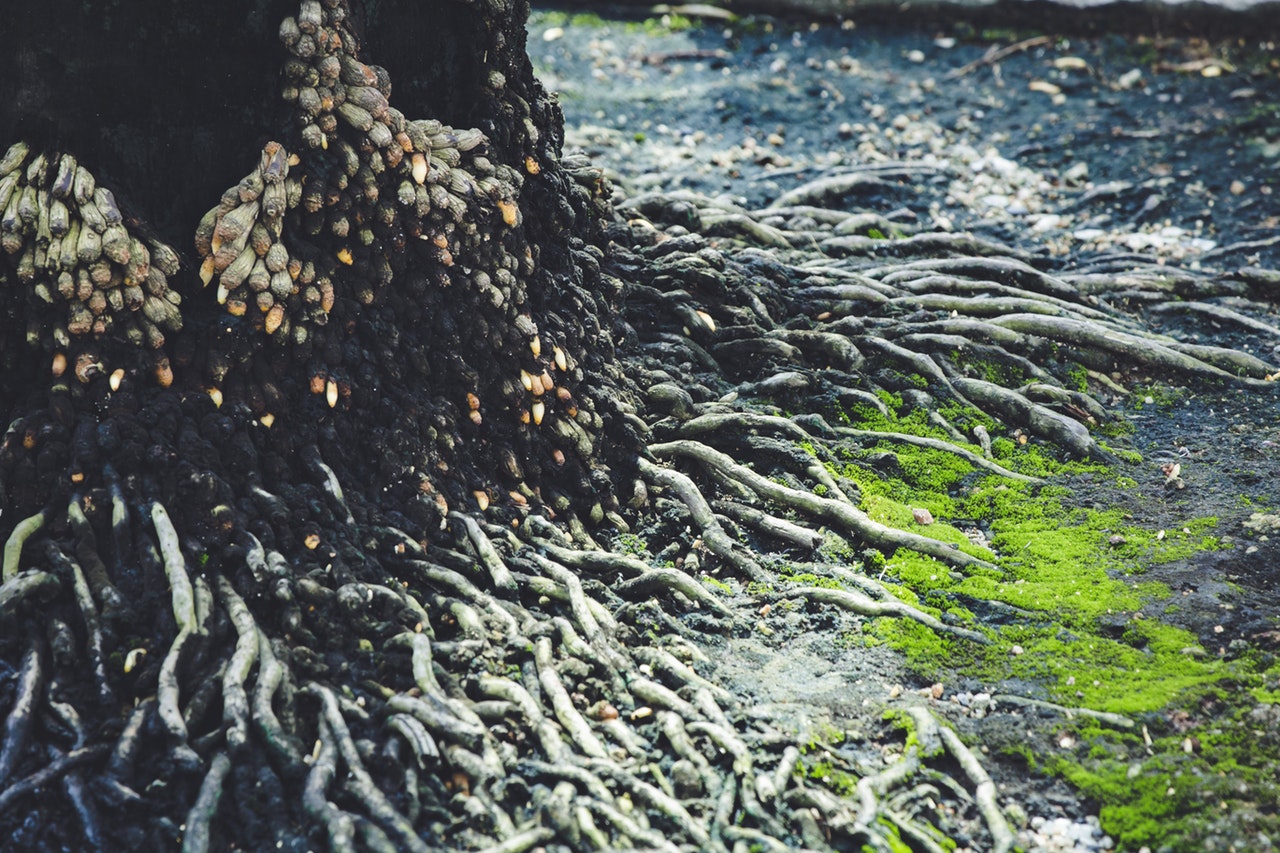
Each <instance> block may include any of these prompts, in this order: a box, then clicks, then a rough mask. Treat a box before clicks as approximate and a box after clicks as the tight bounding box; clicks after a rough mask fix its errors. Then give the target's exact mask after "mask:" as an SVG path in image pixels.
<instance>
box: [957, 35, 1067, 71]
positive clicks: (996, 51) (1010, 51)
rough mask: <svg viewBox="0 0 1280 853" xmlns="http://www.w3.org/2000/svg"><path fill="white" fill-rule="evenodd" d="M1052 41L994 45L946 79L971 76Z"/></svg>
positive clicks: (1038, 39) (1037, 38)
mask: <svg viewBox="0 0 1280 853" xmlns="http://www.w3.org/2000/svg"><path fill="white" fill-rule="evenodd" d="M1052 41H1053V36H1035V37H1033V38H1029V39H1023V40H1022V41H1020V42H1015V43H1014V44H1011V45H1009V46H1007V47H1001V48H997V47H996V46H995V45H992V46H991V47H990V48H988V49H987V52H986V53H985V54H983V55H982V57H981V58H979V59H975V60H974V61H973V62H970V63H968V64H967V65H962V66H960V67H959V68H956V69H954V70H952V71H948V72H947V73H946V75H945V77H944V79H946V80H955V79H958V78H960V77H964V76H965V75H966V74H971V73H973V72H974V71H977V70H978V69H979V68H982V67H983V66H984V65H994V64H995V63H997V62H999V61H1000V60H1002V59H1004V58H1005V57H1006V56H1013V55H1014V54H1015V53H1021V52H1022V51H1024V50H1029V49H1030V48H1033V47H1039V46H1040V45H1042V44H1049V43H1051V42H1052Z"/></svg>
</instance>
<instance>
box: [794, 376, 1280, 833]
mask: <svg viewBox="0 0 1280 853" xmlns="http://www.w3.org/2000/svg"><path fill="white" fill-rule="evenodd" d="M882 400H883V401H884V402H885V403H886V405H887V406H889V407H890V410H891V414H890V415H888V416H887V417H886V416H885V415H883V414H881V413H880V412H879V411H876V410H874V409H870V408H867V409H864V410H861V411H858V412H856V413H853V414H852V415H851V416H849V417H848V418H847V419H844V420H845V422H846V423H849V424H850V425H853V426H856V427H858V428H859V429H876V430H883V431H893V432H902V433H911V434H915V435H925V436H930V437H933V438H941V439H944V440H949V439H948V438H947V436H946V435H945V434H944V433H943V431H942V430H941V429H939V428H937V427H935V426H933V425H932V424H930V423H929V422H928V420H927V416H926V415H925V414H924V413H923V412H919V411H916V412H913V413H910V414H908V415H906V416H899V415H897V414H896V413H895V412H896V411H897V410H898V409H900V407H901V400H900V399H897V398H896V397H895V396H894V395H887V394H886V395H883V396H882ZM946 417H947V418H948V420H950V421H951V422H952V423H953V424H957V425H960V426H962V427H971V426H972V424H974V423H982V424H983V425H984V426H987V427H988V429H990V430H991V432H992V433H993V434H994V433H995V432H996V430H995V429H994V428H993V427H994V424H992V423H990V421H989V420H987V419H986V418H985V417H984V416H982V415H980V414H976V413H968V412H965V411H963V410H952V411H949V412H947V413H946ZM1113 434H1115V433H1113ZM968 449H970V450H972V451H974V452H980V449H979V448H978V447H976V446H969V447H968ZM810 450H811V452H812V448H810ZM992 450H993V455H994V457H995V461H997V462H999V463H1000V464H1001V465H1004V466H1005V467H1007V468H1009V469H1011V470H1013V471H1017V472H1019V473H1023V474H1029V475H1032V476H1036V477H1041V478H1045V479H1046V480H1047V481H1048V483H1046V484H1044V485H1034V484H1026V483H1021V482H1015V481H1011V480H1009V479H1007V478H1003V477H999V476H993V475H989V474H987V473H986V472H985V471H975V470H974V469H973V468H972V467H971V466H970V465H969V463H967V462H966V461H964V460H963V459H961V458H959V457H957V456H955V455H954V454H950V453H946V452H943V451H936V450H930V449H927V448H920V447H916V446H913V445H907V444H903V443H899V442H892V441H874V442H863V443H860V444H854V443H852V442H848V443H845V444H844V445H842V446H841V448H840V449H839V451H838V458H836V459H834V460H831V459H828V461H827V462H826V464H827V467H828V468H829V470H831V472H832V473H833V474H835V475H837V476H839V477H842V478H844V479H845V480H847V481H852V482H854V483H856V484H857V486H858V488H859V490H860V492H861V498H860V501H861V507H862V508H863V509H864V510H865V511H866V512H867V513H868V514H869V515H870V516H871V517H872V518H873V519H875V520H876V521H879V522H881V523H884V524H887V525H890V526H892V527H897V528H901V529H906V530H911V531H912V532H915V533H919V534H921V535H924V536H928V537H931V538H934V539H938V540H940V541H944V542H949V543H952V544H954V545H956V546H957V547H958V548H960V549H961V550H963V551H965V552H967V553H970V554H973V555H974V556H978V557H982V558H983V559H986V560H989V561H991V562H993V563H994V564H995V566H996V568H995V569H984V568H977V569H970V570H967V571H966V572H964V573H961V572H957V571H956V570H954V569H952V568H950V567H949V566H946V565H944V564H942V563H940V562H938V561H936V560H933V559H932V558H929V557H925V556H922V555H919V554H916V553H912V552H906V551H899V552H898V553H896V554H893V555H892V556H889V557H888V558H883V557H882V556H881V555H879V554H876V553H874V552H872V553H870V554H868V553H866V552H864V554H863V555H862V560H863V563H864V569H865V570H866V571H868V573H869V574H874V575H875V576H877V577H880V578H881V579H882V580H883V581H884V582H886V584H888V585H889V586H890V588H891V589H892V591H893V592H894V594H896V595H898V596H899V597H900V598H902V599H903V600H904V601H907V602H909V603H912V604H915V605H917V606H920V607H922V608H924V609H926V610H928V611H930V612H932V613H934V614H935V615H939V616H940V617H941V618H943V619H946V620H949V621H953V622H956V623H959V624H964V625H966V626H968V627H978V628H985V629H987V630H988V633H989V635H990V637H991V639H992V640H993V643H992V644H991V645H989V646H979V645H977V644H973V643H968V642H965V641H963V640H959V639H956V638H951V637H945V636H940V635H938V634H935V633H934V632H932V631H930V630H928V629H927V628H925V627H923V626H921V625H919V624H918V623H915V622H912V621H908V620H897V619H879V620H873V621H871V622H869V623H867V624H866V625H865V626H864V627H863V629H862V630H861V631H860V632H857V633H856V634H854V635H851V636H849V637H847V638H846V641H847V642H862V643H867V644H878V643H887V644H889V645H890V646H892V647H893V648H895V649H898V650H899V651H901V652H902V653H903V654H904V655H905V657H906V659H907V661H908V663H909V665H910V666H911V667H912V668H913V669H914V670H916V671H917V672H918V673H919V674H920V675H921V676H922V677H923V678H927V679H930V680H933V679H937V680H940V681H943V682H947V681H949V680H953V678H952V677H954V676H960V675H962V676H965V677H969V678H975V679H978V680H979V681H981V682H982V683H983V684H986V685H989V686H990V687H991V688H992V689H995V690H999V689H1002V688H1001V687H1000V685H1001V684H1002V683H1006V682H1012V683H1016V684H1018V685H1019V687H1018V689H1017V692H1021V693H1024V695H1034V696H1035V697H1036V698H1042V699H1045V700H1048V701H1051V702H1055V703H1058V704H1061V705H1064V706H1068V707H1083V708H1090V709H1093V710H1097V711H1106V712H1111V713H1115V714H1123V715H1126V716H1128V717H1129V718H1131V719H1133V720H1134V721H1135V722H1136V725H1135V727H1134V728H1132V729H1130V730H1125V731H1121V730H1116V729H1112V728H1107V727H1106V726H1103V725H1101V724H1099V723H1097V722H1092V721H1089V720H1087V719H1084V718H1076V719H1073V720H1070V722H1069V725H1070V727H1071V728H1072V730H1073V732H1074V735H1073V737H1074V740H1075V742H1076V743H1078V744H1079V746H1078V747H1077V748H1075V749H1072V750H1061V751H1059V752H1055V753H1054V754H1052V755H1035V754H1032V753H1030V751H1029V750H1028V748H1027V747H1026V746H1025V744H1023V745H1020V746H1016V747H1009V748H1008V751H1011V752H1015V753H1017V754H1019V755H1021V756H1022V757H1024V758H1025V759H1026V760H1027V762H1028V764H1030V765H1031V766H1032V767H1033V768H1037V769H1040V770H1043V771H1045V772H1049V773H1053V774H1057V775H1060V776H1062V777H1064V778H1066V779H1067V780H1069V781H1070V782H1071V783H1072V784H1074V785H1075V786H1076V787H1077V788H1079V789H1080V790H1081V792H1082V793H1084V794H1085V795H1087V796H1088V797H1089V798H1091V799H1093V800H1094V801H1096V802H1097V803H1098V805H1099V808H1100V817H1101V819H1102V822H1103V826H1104V828H1105V829H1106V830H1107V831H1108V832H1109V833H1110V834H1111V835H1112V836H1113V838H1115V840H1116V841H1117V842H1119V843H1120V845H1121V848H1122V849H1134V850H1136V849H1138V848H1140V847H1141V846H1143V845H1148V846H1150V847H1151V849H1153V850H1160V849H1169V850H1176V849H1189V848H1187V847H1186V845H1187V844H1192V845H1194V844H1197V843H1199V840H1200V839H1203V838H1204V837H1205V836H1206V835H1207V834H1210V833H1212V831H1213V828H1214V826H1215V824H1216V823H1217V822H1218V821H1219V819H1220V817H1221V815H1222V814H1223V813H1224V812H1229V811H1233V810H1237V809H1254V810H1256V811H1257V817H1256V820H1255V819H1252V818H1251V820H1252V822H1253V824H1256V825H1257V826H1258V827H1260V831H1261V829H1266V828H1268V827H1269V828H1270V833H1271V835H1272V837H1275V833H1276V830H1277V829H1280V826H1277V824H1278V823H1280V821H1278V820H1277V817H1276V814H1275V807H1274V804H1275V803H1276V802H1278V801H1280V779H1278V778H1277V774H1278V771H1277V769H1276V768H1277V766H1278V765H1280V735H1270V734H1268V736H1266V737H1261V738H1260V737H1259V734H1258V732H1259V729H1258V723H1257V720H1256V719H1255V718H1257V717H1258V715H1259V712H1258V710H1257V708H1258V707H1264V706H1255V705H1254V704H1253V702H1252V701H1249V700H1255V701H1256V702H1262V703H1275V702H1276V701H1277V700H1280V665H1278V664H1277V663H1276V661H1275V660H1274V658H1273V657H1271V656H1269V655H1265V654H1251V655H1247V656H1245V657H1243V658H1237V659H1233V660H1226V659H1224V658H1221V657H1218V656H1216V655H1213V654H1209V653H1208V652H1206V650H1205V649H1203V648H1202V647H1201V645H1200V642H1199V639H1198V638H1197V637H1196V636H1195V635H1194V634H1192V633H1191V632H1188V631H1186V630H1184V629H1181V628H1179V627H1176V626H1174V625H1170V624H1168V623H1166V622H1164V621H1162V620H1161V618H1160V617H1161V616H1162V615H1163V614H1165V613H1166V612H1173V611H1174V610H1176V607H1177V604H1176V602H1175V601H1174V600H1173V598H1172V595H1171V592H1170V590H1169V589H1168V588H1167V587H1166V586H1164V585H1163V584H1160V583H1157V582H1152V581H1148V580H1144V574H1145V573H1146V571H1147V570H1148V569H1150V568H1151V567H1153V566H1157V565H1160V564H1164V563H1172V562H1175V561H1180V560H1185V559H1188V558H1190V557H1192V556H1193V555H1195V554H1197V553H1200V552H1205V551H1212V550H1218V549H1220V548H1222V547H1223V545H1222V543H1221V542H1220V540H1219V538H1218V537H1217V535H1215V530H1216V526H1217V520H1216V519H1215V518H1209V517H1205V518H1188V519H1185V520H1183V521H1181V522H1180V523H1177V524H1171V525H1169V527H1168V528H1167V529H1165V530H1164V531H1160V530H1152V529H1146V528H1143V527H1141V526H1138V525H1136V524H1134V523H1133V522H1132V520H1131V519H1130V518H1128V517H1127V516H1126V513H1125V512H1124V511H1123V510H1121V509H1114V508H1101V509H1097V508H1086V507H1080V506H1078V505H1076V504H1077V503H1078V496H1079V494H1080V493H1081V491H1083V490H1085V489H1088V488H1089V487H1090V486H1103V487H1106V488H1108V489H1109V488H1111V487H1119V488H1125V487H1130V486H1132V484H1133V481H1132V480H1129V479H1127V478H1126V476H1125V475H1124V473H1123V472H1122V471H1121V470H1119V469H1117V468H1113V467H1109V466H1106V465H1102V464H1095V463H1080V462H1061V461H1058V460H1055V459H1053V458H1052V457H1051V456H1049V455H1047V454H1045V453H1043V452H1042V451H1041V450H1040V449H1039V448H1037V447H1036V446H1035V444H1034V441H1033V442H1029V443H1028V444H1026V445H1019V444H1018V443H1016V442H1015V441H1013V440H1010V439H1007V438H999V439H996V440H995V441H993V443H992ZM884 454H893V455H894V456H895V457H896V460H897V462H896V466H890V468H889V471H888V473H886V468H885V465H884V459H885V456H884ZM1118 455H1120V457H1121V458H1122V459H1126V461H1133V457H1135V456H1136V454H1124V453H1122V454H1118ZM873 462H878V463H879V464H877V466H876V468H874V469H873V468H872V463H873ZM1062 482H1070V483H1072V484H1073V485H1074V486H1075V488H1074V489H1073V488H1069V487H1067V486H1064V485H1058V484H1059V483H1062ZM914 508H924V509H928V510H929V511H930V513H932V515H933V517H934V518H935V519H936V522H935V523H934V524H929V525H920V524H917V523H916V522H915V521H914V520H913V516H912V510H913V509H914ZM976 530H981V531H983V534H984V535H985V538H986V541H985V544H986V546H987V547H983V544H982V543H983V538H984V537H983V536H981V535H978V536H975V535H972V533H973V532H974V531H976ZM975 540H976V541H975ZM837 550H838V549H837ZM975 614H981V618H975ZM1228 685H1231V686H1237V685H1244V686H1247V687H1248V688H1249V689H1247V690H1240V689H1235V690H1228V689H1226V688H1227V686H1228ZM1006 689H1012V688H1006ZM1205 708H1213V709H1214V710H1213V712H1212V715H1207V714H1206V713H1205V711H1204V709H1205ZM1187 709H1190V710H1187ZM1276 716H1277V717H1280V715H1276ZM1180 720H1194V721H1196V724H1195V726H1194V727H1193V728H1185V724H1179V723H1177V722H1176V721H1180ZM1170 721H1175V722H1174V723H1171V722H1170ZM1183 729H1185V730H1183ZM1147 738H1150V745H1148V743H1147ZM1188 738H1194V740H1188ZM1263 747H1266V748H1263ZM1266 803H1271V804H1272V805H1271V806H1270V807H1267V806H1266V805H1265V804H1266ZM1259 804H1262V805H1261V806H1260V805H1259ZM1268 809H1269V810H1268Z"/></svg>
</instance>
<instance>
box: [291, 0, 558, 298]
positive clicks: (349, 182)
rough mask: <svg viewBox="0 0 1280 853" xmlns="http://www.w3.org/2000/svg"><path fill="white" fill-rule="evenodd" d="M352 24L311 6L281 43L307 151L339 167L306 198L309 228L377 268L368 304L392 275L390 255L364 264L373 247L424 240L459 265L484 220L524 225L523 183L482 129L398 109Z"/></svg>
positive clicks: (311, 1)
mask: <svg viewBox="0 0 1280 853" xmlns="http://www.w3.org/2000/svg"><path fill="white" fill-rule="evenodd" d="M345 16H346V9H345V5H344V4H343V3H342V2H341V0H326V2H325V3H321V2H319V0H303V2H302V3H301V6H300V9H299V12H298V15H297V16H296V17H291V18H286V19H285V21H284V22H283V24H282V25H281V27H280V38H281V40H282V41H283V42H284V45H285V47H286V48H288V50H289V51H290V53H292V54H293V55H292V57H291V58H290V59H289V60H287V61H286V63H285V66H284V75H283V76H284V87H283V92H282V94H283V97H284V99H285V100H286V101H287V102H289V103H290V104H292V105H293V107H294V109H295V115H296V117H297V120H298V122H299V124H300V126H301V137H302V143H303V146H304V148H306V149H310V150H312V151H323V152H325V157H324V159H326V160H327V162H328V163H329V164H330V167H329V168H326V169H324V170H323V171H322V170H318V169H317V170H315V174H314V175H313V178H312V179H311V180H309V181H308V183H307V186H306V187H305V188H304V190H303V194H302V199H301V201H302V208H303V219H302V223H303V231H304V233H306V234H308V235H311V236H318V235H320V234H323V233H325V232H326V231H327V232H328V233H330V234H332V235H334V236H335V237H337V238H338V239H339V240H340V241H347V247H346V249H345V252H343V253H340V254H339V257H338V260H339V261H340V262H342V263H343V264H346V265H352V264H354V263H355V262H356V261H366V260H367V261H368V262H371V263H372V264H373V265H374V266H375V267H376V268H377V269H376V270H375V273H376V274H375V275H374V276H373V281H372V282H371V283H370V285H369V286H368V287H365V288H361V289H360V290H359V291H358V292H357V293H356V296H357V297H358V298H360V299H361V301H366V302H367V301H371V300H372V298H373V297H374V289H375V288H376V286H378V285H385V284H386V281H385V279H386V278H388V276H389V272H388V270H387V268H386V266H385V264H384V261H383V259H380V258H378V257H369V258H362V257H361V256H360V249H361V247H368V246H370V245H371V244H373V243H374V242H375V241H379V242H388V241H390V242H395V241H396V240H408V239H420V240H423V241H426V243H427V245H428V246H430V247H434V255H435V257H436V259H438V260H439V261H440V263H441V264H442V265H443V266H445V267H450V266H452V265H453V263H454V260H455V255H457V254H458V253H459V252H460V251H461V250H463V249H465V248H467V247H468V245H470V246H472V247H474V246H475V245H476V244H477V243H478V240H477V238H478V237H479V236H480V232H481V231H482V230H484V229H485V228H486V226H487V224H488V223H486V222H484V221H480V220H483V219H485V218H488V219H497V218H500V219H501V221H502V223H503V224H504V225H506V226H508V227H514V226H515V225H517V224H518V222H519V210H518V207H517V205H516V197H517V195H518V194H519V191H520V186H521V183H522V175H521V174H520V173H519V171H517V170H516V169H513V168H511V167H509V166H507V165H505V164H502V163H494V162H492V161H491V160H489V158H488V157H486V156H484V155H485V147H484V146H485V142H486V140H485V136H484V134H483V133H481V132H480V131H479V130H476V129H454V128H451V127H448V126H445V125H442V124H441V123H440V122H438V121H434V120H420V121H410V120H408V119H406V118H405V116H404V114H403V113H401V112H400V111H399V110H397V109H396V108H395V107H393V106H391V104H390V96H391V79H390V77H389V75H388V74H387V72H386V70H385V69H383V68H380V67H378V66H376V65H367V64H365V63H364V62H361V61H360V59H359V58H358V56H357V54H358V49H357V45H356V43H355V38H354V36H353V35H352V34H351V32H350V30H349V29H348V28H347V27H346V26H344V25H343V22H344V21H345ZM530 168H533V169H536V164H534V165H533V166H532V167H530ZM477 201H483V202H484V204H483V205H480V206H479V207H482V208H483V209H482V210H477V207H478V205H477V204H476V202H477ZM442 283H443V282H442Z"/></svg>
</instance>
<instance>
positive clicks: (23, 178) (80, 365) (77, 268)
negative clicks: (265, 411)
mask: <svg viewBox="0 0 1280 853" xmlns="http://www.w3.org/2000/svg"><path fill="white" fill-rule="evenodd" d="M0 246H3V249H4V251H5V253H6V254H7V255H8V256H9V257H10V258H11V259H12V260H13V263H14V269H15V273H16V276H17V280H18V282H19V283H21V284H22V285H24V286H26V287H28V288H30V290H29V291H28V293H29V301H30V302H31V303H32V304H33V305H34V307H35V308H36V309H37V310H34V311H31V312H30V313H29V314H28V330H27V339H28V343H30V344H31V345H32V346H36V347H44V348H52V350H53V372H54V373H55V374H58V375H61V373H62V372H63V371H64V370H66V369H67V367H68V355H67V351H68V350H69V349H78V350H80V356H79V357H78V358H77V361H76V364H75V369H76V374H77V376H78V377H79V378H80V379H81V380H83V381H88V379H89V378H91V377H92V376H93V375H94V374H95V372H97V371H98V370H100V369H101V368H100V365H98V364H97V363H96V362H94V360H93V359H92V357H91V356H89V355H88V354H87V353H89V352H91V351H92V347H91V346H88V345H89V344H91V343H92V342H94V341H100V340H103V339H104V338H106V337H108V336H110V338H112V339H116V340H121V341H125V342H127V343H129V344H133V345H135V346H139V347H147V348H150V349H153V350H156V351H157V354H156V357H155V361H156V375H157V378H158V379H159V380H160V382H161V383H162V384H168V383H169V382H170V381H172V374H171V372H170V369H169V365H168V360H167V358H165V356H164V355H163V353H162V352H159V350H160V348H161V347H162V346H163V345H164V336H165V333H166V332H173V331H177V330H178V329H180V328H181V327H182V315H181V313H180V312H179V310H178V306H179V305H180V304H181V301H182V300H181V298H180V297H179V295H178V293H177V292H176V291H173V290H170V289H169V284H168V277H169V276H173V275H176V274H177V272H178V267H179V260H178V255H177V253H176V252H174V250H173V249H172V248H170V247H169V246H167V245H165V244H164V243H161V242H159V241H158V240H154V239H150V238H144V237H139V236H138V235H136V234H134V233H131V232H130V230H129V228H128V227H126V225H125V222H124V218H123V217H122V216H121V213H120V209H119V207H118V206H117V204H116V200H115V197H114V196H113V195H112V193H111V191H110V190H109V189H107V188H105V187H101V186H98V185H97V182H96V181H95V180H94V177H93V175H92V174H91V173H90V172H89V170H88V169H86V168H85V167H84V166H81V165H80V164H78V163H77V162H76V160H75V158H74V157H73V156H72V155H71V154H69V153H63V154H47V153H40V152H37V153H34V154H33V152H32V151H31V149H30V147H29V146H28V145H27V144H26V143H23V142H18V143H15V144H14V145H12V146H11V147H10V148H9V149H8V151H6V152H5V154H4V156H3V157H2V158H0ZM41 306H44V307H45V308H47V309H50V310H48V311H41V310H38V309H39V308H40V307H41ZM112 381H113V383H118V382H119V376H118V375H113V376H112Z"/></svg>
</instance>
